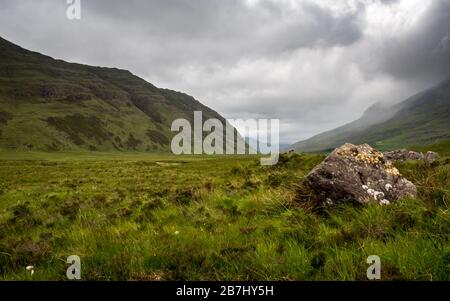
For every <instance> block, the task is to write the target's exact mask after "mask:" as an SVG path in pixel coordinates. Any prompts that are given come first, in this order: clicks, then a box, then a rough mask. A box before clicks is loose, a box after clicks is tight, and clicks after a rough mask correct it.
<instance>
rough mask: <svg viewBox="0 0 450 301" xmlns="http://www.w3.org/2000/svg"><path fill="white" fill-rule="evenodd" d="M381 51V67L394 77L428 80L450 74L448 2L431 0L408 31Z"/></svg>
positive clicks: (449, 75) (386, 44)
mask: <svg viewBox="0 0 450 301" xmlns="http://www.w3.org/2000/svg"><path fill="white" fill-rule="evenodd" d="M381 50H382V53H380V58H382V62H381V68H382V70H384V71H386V72H388V73H390V74H392V75H393V76H395V77H399V78H412V79H418V80H427V81H431V82H433V81H437V80H439V79H442V78H444V77H450V1H440V0H437V1H433V2H432V4H431V6H430V8H429V9H428V11H427V12H426V13H425V15H424V16H423V18H422V19H421V20H420V21H419V22H418V23H417V24H416V25H415V27H414V28H413V29H412V30H410V31H409V32H408V33H407V34H405V35H404V36H400V37H394V38H391V39H389V40H388V41H386V43H385V45H384V47H383V48H382V49H381Z"/></svg>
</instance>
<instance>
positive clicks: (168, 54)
mask: <svg viewBox="0 0 450 301" xmlns="http://www.w3.org/2000/svg"><path fill="white" fill-rule="evenodd" d="M67 6H68V5H67V3H66V0H45V1H33V0H0V36H2V37H3V38H5V39H7V40H10V41H11V42H14V43H16V44H19V45H20V46H22V47H24V48H27V49H31V50H35V51H39V52H42V53H45V54H47V55H50V56H52V57H55V58H61V59H64V60H67V61H71V62H79V63H85V64H89V65H96V66H109V67H118V68H123V69H128V70H130V71H131V72H133V73H134V74H136V75H138V76H140V77H143V78H145V79H146V80H148V81H149V82H151V83H153V84H154V85H156V86H158V87H162V88H170V89H173V90H177V91H182V92H186V93H188V94H190V95H192V96H194V97H195V98H196V99H198V100H199V101H201V102H202V103H204V104H206V105H208V106H210V107H211V108H213V109H215V110H216V111H218V112H219V113H221V114H222V115H223V116H224V117H226V118H244V119H246V118H253V117H258V118H279V119H280V122H281V131H282V133H281V140H282V142H285V143H286V142H296V141H298V140H301V139H304V138H308V137H310V136H312V135H314V134H317V133H319V132H321V131H324V130H328V129H332V128H334V127H336V126H339V125H342V124H344V123H347V122H349V121H352V120H354V119H356V118H358V117H359V116H360V115H361V114H362V113H363V112H364V110H365V109H366V108H367V107H369V106H370V105H372V104H373V103H375V102H378V101H385V102H396V101H400V100H402V99H404V98H406V97H408V96H410V95H412V94H414V93H416V92H418V91H420V90H422V89H424V88H427V87H430V86H432V85H434V84H436V83H438V82H439V81H441V80H443V79H444V78H448V77H450V0H342V1H339V0H314V1H313V0H304V1H303V0H298V1H295V0H267V1H265V0H189V1H188V0H154V1H153V0H128V1H123V0H81V8H82V11H81V20H79V21H70V20H68V19H67V17H66V8H67Z"/></svg>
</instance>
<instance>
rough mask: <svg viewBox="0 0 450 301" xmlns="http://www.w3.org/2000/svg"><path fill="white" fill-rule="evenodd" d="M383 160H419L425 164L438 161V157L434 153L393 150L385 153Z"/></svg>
mask: <svg viewBox="0 0 450 301" xmlns="http://www.w3.org/2000/svg"><path fill="white" fill-rule="evenodd" d="M384 158H385V159H387V160H390V161H393V162H397V161H407V160H421V161H425V162H427V163H432V162H434V161H436V160H437V159H439V155H438V154H437V153H435V152H427V153H425V154H424V153H419V152H415V151H410V150H407V149H401V150H395V151H391V152H385V153H384Z"/></svg>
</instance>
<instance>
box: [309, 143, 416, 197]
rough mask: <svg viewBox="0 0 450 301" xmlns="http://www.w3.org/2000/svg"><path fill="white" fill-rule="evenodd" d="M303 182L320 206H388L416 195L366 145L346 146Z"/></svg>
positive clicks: (402, 178)
mask: <svg viewBox="0 0 450 301" xmlns="http://www.w3.org/2000/svg"><path fill="white" fill-rule="evenodd" d="M306 179H307V181H308V183H309V185H310V187H311V188H312V189H313V190H314V191H315V194H316V195H317V196H318V198H319V200H320V201H321V202H323V204H328V205H331V204H336V203H341V202H356V203H360V204H368V203H371V202H376V203H379V204H390V203H391V202H395V201H397V200H399V199H400V198H402V197H404V196H416V194H417V189H416V186H415V185H414V184H413V183H411V182H410V181H408V180H406V179H405V178H404V177H403V176H402V175H401V174H400V172H399V171H398V169H397V168H395V167H394V166H393V164H392V162H391V161H389V160H386V159H385V158H384V156H383V153H381V152H379V151H377V150H375V149H373V148H372V147H370V145H367V144H363V145H353V144H350V143H346V144H344V145H343V146H341V147H339V148H337V149H335V150H334V151H333V152H332V153H331V154H330V155H329V156H328V157H327V158H325V160H324V161H323V162H322V163H320V164H319V165H317V166H316V167H315V168H314V169H313V170H312V171H311V172H310V173H309V174H308V175H307V176H306Z"/></svg>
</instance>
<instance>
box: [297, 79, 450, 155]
mask: <svg viewBox="0 0 450 301" xmlns="http://www.w3.org/2000/svg"><path fill="white" fill-rule="evenodd" d="M447 139H450V80H446V81H444V82H442V83H441V84H439V85H437V86H436V87H433V88H431V89H428V90H426V91H423V92H421V93H419V94H417V95H415V96H412V97H410V98H408V99H407V100H405V101H403V102H400V103H398V104H396V105H394V106H383V105H381V104H377V105H375V106H372V107H371V108H369V109H368V110H367V111H366V112H365V113H364V115H363V116H362V117H361V118H360V119H358V120H356V121H354V122H352V123H349V124H347V125H344V126H342V127H339V128H337V129H334V130H331V131H328V132H324V133H322V134H319V135H316V136H314V137H312V138H310V139H307V140H304V141H301V142H298V143H295V144H294V145H292V146H291V147H290V148H291V149H294V150H296V151H303V152H322V151H329V150H331V149H334V148H336V147H338V146H340V145H342V144H343V143H345V142H350V143H355V144H359V143H369V144H371V145H372V146H374V147H376V148H378V149H381V150H389V149H395V148H401V147H408V146H421V145H429V144H433V143H437V142H440V141H445V140H447Z"/></svg>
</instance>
